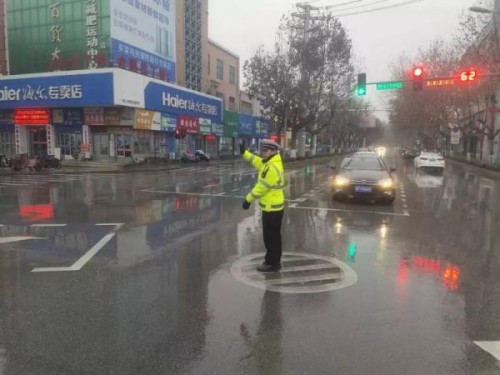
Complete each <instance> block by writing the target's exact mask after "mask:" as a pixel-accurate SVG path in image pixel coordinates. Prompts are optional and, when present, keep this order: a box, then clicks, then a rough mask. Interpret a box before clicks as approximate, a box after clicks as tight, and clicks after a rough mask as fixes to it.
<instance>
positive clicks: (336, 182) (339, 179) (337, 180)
mask: <svg viewBox="0 0 500 375" xmlns="http://www.w3.org/2000/svg"><path fill="white" fill-rule="evenodd" d="M333 184H334V185H335V186H345V185H347V184H349V179H348V178H345V177H342V176H337V177H335V180H333Z"/></svg>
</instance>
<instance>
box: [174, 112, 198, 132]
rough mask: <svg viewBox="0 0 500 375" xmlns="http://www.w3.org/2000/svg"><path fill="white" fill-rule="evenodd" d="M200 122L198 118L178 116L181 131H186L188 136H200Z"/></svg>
mask: <svg viewBox="0 0 500 375" xmlns="http://www.w3.org/2000/svg"><path fill="white" fill-rule="evenodd" d="M198 120H199V119H198V117H193V116H178V118H177V126H178V128H179V129H180V130H184V131H185V132H186V133H187V134H198V130H199V124H198Z"/></svg>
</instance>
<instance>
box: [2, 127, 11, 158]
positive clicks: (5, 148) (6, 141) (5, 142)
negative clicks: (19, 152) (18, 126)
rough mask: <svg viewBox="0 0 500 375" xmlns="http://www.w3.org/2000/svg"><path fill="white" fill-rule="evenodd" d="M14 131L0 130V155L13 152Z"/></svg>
mask: <svg viewBox="0 0 500 375" xmlns="http://www.w3.org/2000/svg"><path fill="white" fill-rule="evenodd" d="M13 150H14V133H6V132H0V155H11V154H13V153H14V151H13Z"/></svg>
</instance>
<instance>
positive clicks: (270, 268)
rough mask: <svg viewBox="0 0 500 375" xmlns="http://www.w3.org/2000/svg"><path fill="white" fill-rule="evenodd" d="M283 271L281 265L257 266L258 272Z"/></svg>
mask: <svg viewBox="0 0 500 375" xmlns="http://www.w3.org/2000/svg"><path fill="white" fill-rule="evenodd" d="M280 269H281V263H276V264H266V263H264V264H263V265H261V266H257V271H259V272H278V271H279V270H280Z"/></svg>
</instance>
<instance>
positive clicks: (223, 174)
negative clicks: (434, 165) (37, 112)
mask: <svg viewBox="0 0 500 375" xmlns="http://www.w3.org/2000/svg"><path fill="white" fill-rule="evenodd" d="M329 162H330V160H326V159H318V160H316V161H314V162H311V161H302V162H297V163H290V164H287V165H285V169H286V179H287V187H286V197H287V209H286V212H285V217H284V222H283V224H284V225H283V239H284V250H285V251H286V253H287V255H286V257H287V258H286V262H285V261H284V268H283V272H281V273H280V274H275V275H272V276H270V277H263V276H261V275H259V274H257V273H256V272H254V270H253V266H254V263H255V264H256V263H258V262H259V261H260V258H259V257H261V256H262V255H261V253H262V252H263V251H264V247H263V244H262V240H261V236H262V234H261V226H260V214H259V212H258V210H255V207H252V208H251V209H250V210H249V211H243V210H242V209H241V201H242V199H243V197H244V196H245V195H246V193H247V192H248V191H249V189H251V187H252V185H253V183H254V182H255V178H256V174H255V171H254V170H252V169H251V168H249V167H248V166H247V165H246V164H244V163H243V162H241V161H236V162H222V163H220V164H215V163H214V164H207V165H193V166H185V167H182V168H179V169H176V170H171V171H157V172H147V173H146V172H144V173H141V172H137V173H124V174H120V173H103V174H50V175H49V174H45V175H37V174H18V175H2V174H0V210H1V211H0V212H1V216H0V260H1V263H0V266H1V273H0V291H1V293H0V298H1V299H2V301H1V302H2V303H1V304H0V373H2V374H73V373H85V374H104V373H106V374H304V373H306V374H332V373H333V374H363V375H364V374H368V373H374V374H384V375H389V374H394V375H401V374H411V375H419V374H422V375H424V374H425V375H428V374H458V375H461V374H495V373H500V368H499V367H498V365H497V363H498V361H499V360H500V358H498V357H497V358H495V355H497V356H498V355H499V353H498V350H496V349H495V348H496V346H495V345H496V344H495V343H496V342H499V341H500V302H499V301H500V298H499V297H500V279H499V277H498V270H499V267H500V253H499V249H500V237H499V234H498V233H499V232H500V231H499V222H500V214H499V208H498V207H499V202H498V199H499V198H498V197H499V184H498V181H497V180H496V179H495V178H493V177H491V176H489V177H488V175H483V174H482V172H479V171H478V170H475V169H472V168H470V167H465V166H461V165H458V164H451V163H450V164H449V165H448V166H447V169H446V171H445V172H444V174H443V175H428V174H425V173H417V172H416V171H415V170H414V168H413V166H412V165H411V163H405V162H404V161H402V160H394V162H395V163H396V166H397V172H396V175H397V183H398V190H397V197H396V201H395V202H394V204H393V205H392V206H387V205H374V204H370V203H362V202H350V203H339V202H334V201H333V200H332V194H331V190H330V183H331V177H332V171H331V169H330V168H329ZM40 269H43V270H44V271H43V272H39V270H40ZM235 269H236V270H237V272H236V271H234V270H235ZM37 270H38V271H37ZM238 272H239V273H238ZM351 272H352V275H351ZM235 275H236V276H237V277H235ZM346 275H348V276H346ZM349 275H350V276H349ZM351 276H352V279H349V277H351ZM343 281H346V282H347V281H349V282H348V283H346V286H345V287H343V288H332V287H331V286H332V285H335V283H337V282H343ZM283 288H285V289H286V288H288V290H285V289H283ZM304 290H305V291H306V292H305V293H304ZM293 291H299V292H298V293H296V292H293ZM311 291H312V292H311ZM476 342H477V344H476ZM484 342H493V343H486V344H484Z"/></svg>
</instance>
